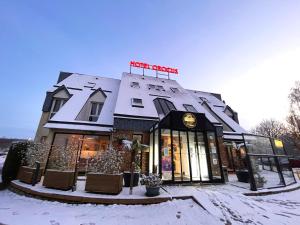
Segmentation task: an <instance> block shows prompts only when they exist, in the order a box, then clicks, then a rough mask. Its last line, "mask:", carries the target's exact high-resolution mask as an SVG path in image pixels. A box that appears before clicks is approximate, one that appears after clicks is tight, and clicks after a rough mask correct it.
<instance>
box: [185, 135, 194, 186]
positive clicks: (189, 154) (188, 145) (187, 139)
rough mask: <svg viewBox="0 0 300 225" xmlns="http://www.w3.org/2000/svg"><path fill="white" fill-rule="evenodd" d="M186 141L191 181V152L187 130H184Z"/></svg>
mask: <svg viewBox="0 0 300 225" xmlns="http://www.w3.org/2000/svg"><path fill="white" fill-rule="evenodd" d="M186 141H187V148H188V156H189V169H190V181H192V180H193V179H192V177H193V175H192V165H191V153H190V137H189V132H188V131H186Z"/></svg>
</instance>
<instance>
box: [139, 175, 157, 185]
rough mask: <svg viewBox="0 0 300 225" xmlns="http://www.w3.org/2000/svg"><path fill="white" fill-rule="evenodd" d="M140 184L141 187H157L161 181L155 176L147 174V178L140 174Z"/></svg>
mask: <svg viewBox="0 0 300 225" xmlns="http://www.w3.org/2000/svg"><path fill="white" fill-rule="evenodd" d="M140 183H141V185H146V186H147V187H159V186H160V185H161V184H162V181H161V179H160V177H159V176H158V175H156V174H149V176H146V175H144V174H142V179H141V181H140Z"/></svg>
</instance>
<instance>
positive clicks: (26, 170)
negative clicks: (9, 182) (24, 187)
mask: <svg viewBox="0 0 300 225" xmlns="http://www.w3.org/2000/svg"><path fill="white" fill-rule="evenodd" d="M34 172H35V168H33V167H29V166H21V167H20V168H19V171H18V175H17V179H18V180H20V181H22V182H24V183H27V184H32V178H33V174H34ZM42 173H43V168H40V170H39V173H38V177H37V180H36V182H40V181H41V177H42Z"/></svg>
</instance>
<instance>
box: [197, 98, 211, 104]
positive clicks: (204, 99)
mask: <svg viewBox="0 0 300 225" xmlns="http://www.w3.org/2000/svg"><path fill="white" fill-rule="evenodd" d="M199 98H200V99H201V101H202V102H208V103H209V101H208V100H207V98H205V97H199Z"/></svg>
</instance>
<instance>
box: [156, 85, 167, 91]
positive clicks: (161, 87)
mask: <svg viewBox="0 0 300 225" xmlns="http://www.w3.org/2000/svg"><path fill="white" fill-rule="evenodd" d="M155 89H156V90H157V91H164V90H165V89H164V87H163V86H161V85H156V87H155Z"/></svg>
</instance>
